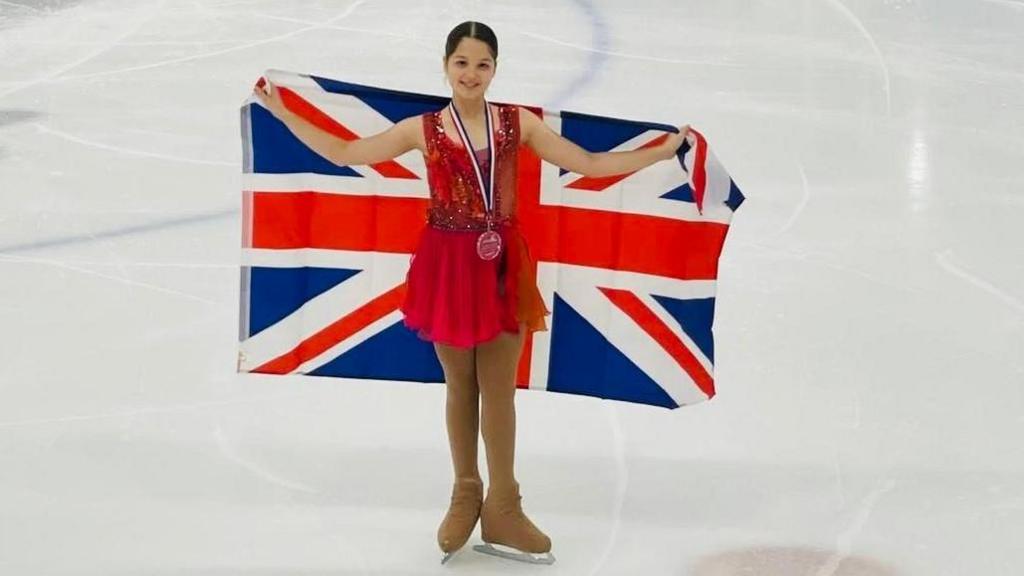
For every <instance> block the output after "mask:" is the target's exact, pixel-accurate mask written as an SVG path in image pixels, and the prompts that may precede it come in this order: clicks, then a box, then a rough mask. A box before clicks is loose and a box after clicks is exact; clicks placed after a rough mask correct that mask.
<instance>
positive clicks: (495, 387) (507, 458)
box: [476, 326, 554, 564]
mask: <svg viewBox="0 0 1024 576" xmlns="http://www.w3.org/2000/svg"><path fill="white" fill-rule="evenodd" d="M525 334H526V327H525V326H520V328H519V333H518V334H501V335H500V336H498V337H497V338H495V339H494V340H492V341H491V342H487V343H485V344H481V345H479V346H477V354H476V367H477V368H476V373H477V381H478V382H479V385H480V396H481V399H482V404H483V407H482V409H481V412H482V420H481V430H482V431H483V434H484V443H485V444H486V449H487V470H488V473H489V476H490V485H489V486H488V488H487V498H486V499H485V500H484V503H483V506H482V508H481V510H480V522H481V528H482V536H483V540H484V542H486V543H487V544H486V545H485V546H480V547H477V548H476V550H479V551H481V552H486V553H488V554H496V555H499V556H504V557H508V558H512V559H515V560H521V561H526V562H539V563H544V564H548V563H551V562H553V561H554V557H553V556H551V554H550V550H551V539H550V538H548V537H547V535H545V534H544V533H543V532H541V531H540V530H539V529H538V528H537V527H536V526H535V525H534V524H533V522H531V521H530V519H529V518H527V517H526V515H525V514H524V513H523V509H522V506H521V504H520V500H521V497H520V495H519V483H518V482H516V479H515V470H514V468H515V445H516V409H515V394H516V385H515V377H516V370H517V368H518V366H519V357H520V355H521V354H522V350H523V341H524V338H525ZM491 544H499V545H503V546H509V547H511V548H514V549H515V550H516V551H518V553H509V552H503V551H500V550H498V549H495V548H494V547H493V546H491ZM524 553H526V554H524ZM532 554H546V556H545V557H543V558H536V557H534V556H532Z"/></svg>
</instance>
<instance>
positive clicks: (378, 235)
mask: <svg viewBox="0 0 1024 576" xmlns="http://www.w3.org/2000/svg"><path fill="white" fill-rule="evenodd" d="M426 211H427V201H426V200H425V199H421V198H396V197H389V196H358V195H351V194H325V193H321V192H255V193H254V194H253V200H252V218H253V238H252V247H253V248H276V249H289V248H324V249H335V250H360V251H375V252H396V253H407V254H411V253H412V252H413V251H414V250H415V249H416V242H417V240H418V238H419V233H420V231H421V230H422V229H423V226H424V223H425V222H426Z"/></svg>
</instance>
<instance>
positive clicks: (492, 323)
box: [402, 106, 549, 347]
mask: <svg viewBox="0 0 1024 576" xmlns="http://www.w3.org/2000/svg"><path fill="white" fill-rule="evenodd" d="M492 110H494V111H496V116H497V120H496V122H494V123H493V125H495V126H497V130H496V137H495V142H494V146H495V163H496V169H495V175H494V180H495V191H494V208H495V224H494V226H493V228H494V230H496V231H497V232H498V233H499V234H500V235H501V239H502V250H501V254H500V255H499V256H498V257H497V258H495V259H493V260H484V259H483V258H481V257H480V256H479V254H477V238H478V237H479V236H480V234H481V233H482V232H483V231H484V230H486V229H487V217H486V210H485V206H484V201H483V198H482V197H481V195H480V191H479V188H480V185H479V183H478V181H477V178H476V173H475V172H474V170H473V166H472V164H471V162H472V160H471V159H470V156H469V153H468V152H467V150H466V148H465V147H464V146H463V145H462V143H461V140H458V133H457V132H454V133H453V134H452V135H451V136H449V135H448V133H447V132H446V131H445V129H444V125H443V123H442V116H441V114H442V113H443V109H442V110H441V111H438V112H433V113H427V114H424V115H423V117H422V118H423V131H424V136H425V138H426V145H427V149H426V154H425V159H426V164H427V180H428V183H429V185H430V203H429V206H428V209H427V226H426V227H425V228H424V230H423V232H422V234H421V236H420V240H419V244H418V245H417V247H416V252H415V254H413V257H412V262H411V263H410V266H409V272H408V275H407V277H406V286H407V290H406V294H405V300H404V301H403V303H402V313H403V314H404V315H405V325H406V326H408V327H409V328H411V329H413V330H415V331H416V332H417V333H418V334H419V336H420V337H421V338H423V339H425V340H429V341H431V342H438V343H441V344H448V345H451V346H460V347H471V346H475V345H477V344H480V343H482V342H486V341H488V340H490V339H492V338H494V337H495V336H497V335H498V334H499V333H500V332H502V331H505V332H513V333H518V332H519V327H520V324H521V323H523V324H525V327H526V329H527V331H528V332H534V331H537V330H546V324H545V316H546V315H548V314H549V312H548V310H547V308H546V306H545V305H544V301H543V299H542V298H541V295H540V292H539V290H538V289H537V278H536V272H535V267H534V264H533V262H532V260H531V258H530V253H529V249H528V248H527V245H526V241H525V239H524V238H523V236H522V234H521V233H520V231H519V226H518V223H517V220H516V217H515V207H516V185H517V178H516V176H517V167H518V159H517V152H518V148H519V110H518V108H516V107H515V106H495V107H492ZM492 118H493V117H492ZM476 154H477V157H478V158H479V159H480V160H481V161H482V164H483V165H482V166H481V168H482V169H483V170H482V172H483V173H484V174H487V173H489V171H490V167H489V166H488V164H489V162H490V160H489V158H488V154H487V150H486V149H484V150H477V151H476Z"/></svg>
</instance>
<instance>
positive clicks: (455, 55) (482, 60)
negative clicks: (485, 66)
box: [452, 54, 494, 62]
mask: <svg viewBox="0 0 1024 576" xmlns="http://www.w3.org/2000/svg"><path fill="white" fill-rule="evenodd" d="M452 58H462V59H463V60H469V56H466V55H465V54H453V55H452ZM479 61H480V62H494V58H491V57H490V56H486V57H484V58H481V59H480V60H479Z"/></svg>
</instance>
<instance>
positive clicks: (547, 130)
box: [519, 108, 690, 177]
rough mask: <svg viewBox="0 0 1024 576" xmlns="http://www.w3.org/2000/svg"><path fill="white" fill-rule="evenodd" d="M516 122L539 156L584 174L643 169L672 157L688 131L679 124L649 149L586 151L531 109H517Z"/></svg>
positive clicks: (623, 172)
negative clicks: (555, 129)
mask: <svg viewBox="0 0 1024 576" xmlns="http://www.w3.org/2000/svg"><path fill="white" fill-rule="evenodd" d="M519 125H520V130H521V132H522V135H523V142H524V143H525V144H526V145H527V146H529V147H530V148H532V149H533V151H534V152H536V153H537V155H538V156H540V157H541V158H542V159H544V160H546V161H548V162H550V163H552V164H554V165H556V166H559V167H561V168H565V169H566V170H570V171H572V172H575V173H577V174H582V175H584V176H592V177H599V176H612V175H615V174H626V173H629V172H636V171H637V170H640V169H642V168H646V167H648V166H650V165H651V164H654V163H655V162H658V161H660V160H667V159H669V158H672V157H674V156H675V153H676V150H678V149H679V147H680V146H681V145H682V144H683V139H684V138H685V137H686V134H687V132H689V130H690V127H689V126H680V128H679V133H678V134H671V133H669V135H668V138H666V140H665V142H663V143H661V144H659V145H658V146H654V147H652V148H644V149H641V150H631V151H629V152H596V153H595V152H589V151H587V150H584V149H583V148H581V147H579V146H577V145H576V144H575V143H573V142H572V141H570V140H568V139H566V138H564V137H563V136H561V135H559V134H556V133H555V131H554V130H552V129H551V127H550V126H548V125H547V124H545V123H544V122H543V121H542V120H541V119H540V118H538V117H537V116H536V115H535V114H534V113H533V112H530V111H529V110H526V109H524V108H520V109H519Z"/></svg>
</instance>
